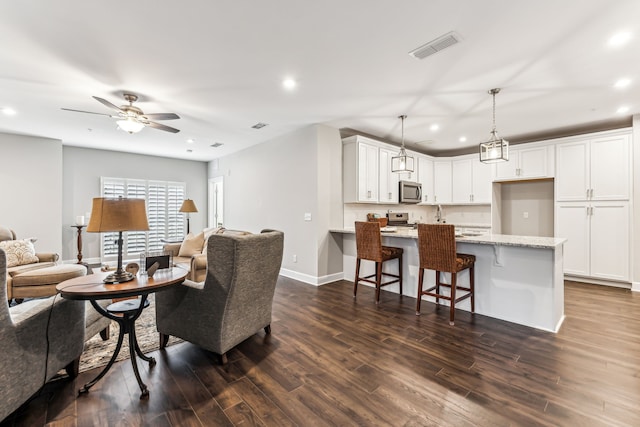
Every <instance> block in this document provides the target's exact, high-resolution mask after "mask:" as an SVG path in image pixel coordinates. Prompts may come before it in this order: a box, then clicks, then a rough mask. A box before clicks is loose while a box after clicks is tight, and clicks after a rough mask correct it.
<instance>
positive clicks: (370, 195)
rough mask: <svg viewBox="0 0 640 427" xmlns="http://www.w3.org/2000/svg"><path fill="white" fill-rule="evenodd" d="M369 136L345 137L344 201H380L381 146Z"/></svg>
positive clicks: (343, 146) (343, 150)
mask: <svg viewBox="0 0 640 427" xmlns="http://www.w3.org/2000/svg"><path fill="white" fill-rule="evenodd" d="M369 141H370V140H368V139H367V138H363V137H361V136H359V135H358V136H353V137H349V138H345V139H344V140H343V145H342V168H343V171H342V181H343V198H344V203H378V186H379V168H380V165H379V157H378V154H379V153H378V151H379V147H378V145H376V144H375V143H373V141H372V142H369Z"/></svg>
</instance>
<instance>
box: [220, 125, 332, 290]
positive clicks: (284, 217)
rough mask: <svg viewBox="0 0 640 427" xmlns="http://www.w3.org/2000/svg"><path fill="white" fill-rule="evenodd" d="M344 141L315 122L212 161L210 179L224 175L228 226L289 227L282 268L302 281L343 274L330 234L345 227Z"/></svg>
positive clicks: (249, 229)
mask: <svg viewBox="0 0 640 427" xmlns="http://www.w3.org/2000/svg"><path fill="white" fill-rule="evenodd" d="M341 144H342V143H341V140H340V135H339V132H338V130H337V129H332V128H328V127H326V126H320V125H313V126H309V127H307V128H304V129H302V130H299V131H296V132H293V133H290V134H287V135H284V136H281V137H278V138H275V139H273V140H271V141H268V142H266V143H264V144H259V145H256V146H253V147H251V148H249V149H246V150H243V151H240V152H238V153H234V154H232V155H229V156H226V157H222V158H220V159H217V161H214V162H211V163H210V164H209V177H210V178H213V177H216V176H224V219H225V224H224V225H225V227H227V228H231V229H241V230H248V231H252V232H258V231H260V230H261V229H263V228H275V229H278V230H281V231H283V232H284V233H285V248H284V258H283V262H282V268H283V269H285V270H289V271H290V272H293V273H295V274H294V275H295V277H296V278H298V279H300V280H304V281H307V282H309V283H317V282H322V281H323V280H324V279H325V278H326V277H327V276H330V275H332V274H337V273H341V272H342V254H341V252H340V246H339V245H340V243H341V242H339V241H336V240H334V239H333V238H332V237H331V236H330V235H329V232H328V230H329V228H331V227H334V226H335V227H341V226H342V195H341V187H342V184H341V183H342V173H341V168H342V145H341ZM305 213H309V214H311V219H312V220H311V221H305V220H304V215H305ZM294 255H295V256H296V257H297V261H294V260H293V258H294Z"/></svg>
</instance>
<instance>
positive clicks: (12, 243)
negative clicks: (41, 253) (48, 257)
mask: <svg viewBox="0 0 640 427" xmlns="http://www.w3.org/2000/svg"><path fill="white" fill-rule="evenodd" d="M0 248H2V249H4V251H5V252H6V253H7V267H16V266H18V265H25V264H33V263H35V262H39V261H40V260H39V259H38V257H37V256H36V248H35V247H34V246H33V243H32V242H31V240H30V239H22V240H5V241H3V242H0Z"/></svg>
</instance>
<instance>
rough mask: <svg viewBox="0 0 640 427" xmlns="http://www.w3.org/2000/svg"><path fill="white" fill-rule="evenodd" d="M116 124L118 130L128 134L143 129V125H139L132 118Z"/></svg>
mask: <svg viewBox="0 0 640 427" xmlns="http://www.w3.org/2000/svg"><path fill="white" fill-rule="evenodd" d="M116 123H117V124H118V126H119V127H120V129H122V130H123V131H125V132H129V133H138V132H140V131H141V130H142V129H143V128H144V124H143V123H140V122H139V121H138V120H136V119H135V118H133V117H127V118H126V119H123V120H118V121H117V122H116Z"/></svg>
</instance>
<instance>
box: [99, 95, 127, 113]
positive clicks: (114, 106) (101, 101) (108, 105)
mask: <svg viewBox="0 0 640 427" xmlns="http://www.w3.org/2000/svg"><path fill="white" fill-rule="evenodd" d="M93 99H95V100H96V101H98V102H100V103H101V104H102V105H104V106H105V107H108V108H111V109H112V110H116V111H122V109H121V108H120V107H118V106H117V105H114V104H112V103H110V102H109V101H107V100H106V99H102V98H99V97H97V96H94V97H93Z"/></svg>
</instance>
